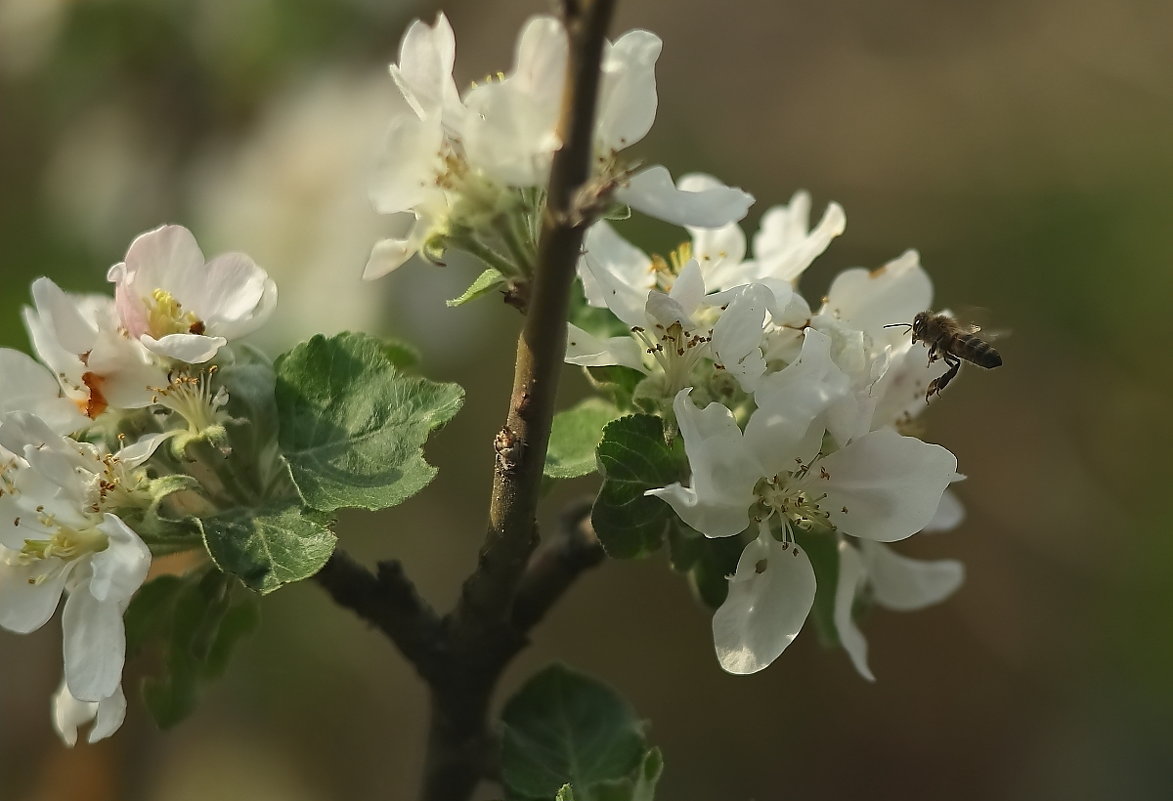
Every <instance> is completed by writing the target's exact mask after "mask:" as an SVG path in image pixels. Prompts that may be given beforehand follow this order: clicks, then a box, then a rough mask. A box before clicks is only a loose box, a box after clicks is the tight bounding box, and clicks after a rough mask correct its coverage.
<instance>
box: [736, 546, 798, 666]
mask: <svg viewBox="0 0 1173 801" xmlns="http://www.w3.org/2000/svg"><path fill="white" fill-rule="evenodd" d="M814 601H815V571H814V569H813V568H812V567H811V563H810V559H808V558H807V555H806V553H805V552H804V551H802V549H800V548H796V547H793V546H791V547H789V548H787V549H786V550H783V549H782V546H781V545H780V544H779V543H777V542H774V540H773V539H772V538H771V537H770V536H769V535H768V534H764V535H763V536H760V537H758V538H757V539H756V540H754V541H753V542H751V543H750V544H749V545H747V546H746V547H745V550H744V551H742V553H741V558H740V559H739V560H738V562H737V572H736V573H735V574H734V575H733V578H732V579H731V580H730V582H729V595H728V597H727V598H726V599H725V603H723V604H721V608H720V609H718V610H717V612H716V613H715V614H714V615H713V644H714V645H715V646H716V649H717V659H718V661H719V662H720V663H721V667H722V668H724V669H725V670H727V671H728V672H730V673H736V674H739V675H745V674H749V673H757V672H758V671H759V670H762V669H763V668H765V667H767V666H768V665H769V664H770V663H771V662H773V661H774V660H775V659H777V658H778V656H779V655H780V654H781V653H782V652H783V651H784V650H786V647H787V646H788V645H790V643H792V642H794V638H795V637H797V636H798V632H799V631H800V630H801V629H802V624H803V623H805V622H806V618H807V615H808V614H809V613H810V610H811V606H812V605H813V604H814Z"/></svg>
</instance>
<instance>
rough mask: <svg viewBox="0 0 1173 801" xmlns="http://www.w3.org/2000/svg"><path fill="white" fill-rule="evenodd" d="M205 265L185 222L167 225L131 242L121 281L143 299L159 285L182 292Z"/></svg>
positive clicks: (196, 278) (202, 255)
mask: <svg viewBox="0 0 1173 801" xmlns="http://www.w3.org/2000/svg"><path fill="white" fill-rule="evenodd" d="M203 267H204V254H203V251H201V250H200V247H199V245H198V244H196V240H195V237H194V236H193V235H192V233H191V231H189V230H187V229H186V228H184V227H183V226H182V225H164V226H160V227H159V228H156V229H155V230H153V231H148V232H147V233H145V234H140V235H139V236H137V237H136V238H135V240H134V241H133V242H131V243H130V248H129V249H128V250H127V251H126V262H125V273H124V274H123V276H122V278H123V280H122V281H119V285H120V286H122V285H126V284H129V287H127V288H128V289H130V290H131V292H132V293H133V294H134V295H135V296H136V300H137V301H138V302H139V303H141V302H142V298H144V297H149V296H150V294H151V292H153V291H154V290H156V289H167V290H168V291H172V292H175V293H176V294H179V293H180V292H182V290H183V289H184V288H186V287H187V286H189V282H195V281H198V280H199V276H200V274H201V273H202V271H203ZM111 274H114V273H113V270H112V271H111ZM116 277H117V276H116ZM188 294H190V293H188ZM124 322H125V321H124Z"/></svg>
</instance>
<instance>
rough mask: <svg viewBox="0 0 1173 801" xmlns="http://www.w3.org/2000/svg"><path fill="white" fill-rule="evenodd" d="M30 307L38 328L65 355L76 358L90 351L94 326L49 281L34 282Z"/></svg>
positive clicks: (72, 300)
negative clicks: (33, 305)
mask: <svg viewBox="0 0 1173 801" xmlns="http://www.w3.org/2000/svg"><path fill="white" fill-rule="evenodd" d="M33 303H35V304H36V307H37V315H38V316H39V317H40V322H41V324H42V325H44V326H45V327H46V328H47V329H48V330H49V331H50V332H51V334H50V335H51V336H52V338H53V339H54V340H55V341H56V342H57V343H58V344H59V345H60V346H61V348H63V349H64V350H65V351H67V352H68V353H70V354H73V355H75V356H78V355H81V354H83V353H86V352H88V351H89V349H90V348H91V347H93V345H94V328H93V326H91V325H90V324H89V323H88V322H86V320H85V318H84V317H83V316H82V314H81V310H80V309H78V307H77V302H76V300H75V299H74V298H72V297H70V296H69V295H67V294H66V293H65V292H64V291H63V290H62V289H61V287H59V286H57V284H55V283H53V282H52V281H51V280H49V279H48V278H38V279H37V280H36V281H33Z"/></svg>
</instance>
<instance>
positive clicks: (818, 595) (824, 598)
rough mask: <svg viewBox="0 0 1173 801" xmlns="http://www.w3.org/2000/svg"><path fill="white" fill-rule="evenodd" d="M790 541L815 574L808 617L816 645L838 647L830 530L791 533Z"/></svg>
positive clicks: (834, 542)
mask: <svg viewBox="0 0 1173 801" xmlns="http://www.w3.org/2000/svg"><path fill="white" fill-rule="evenodd" d="M794 541H795V543H797V544H798V547H800V548H802V549H803V550H804V551H806V555H807V557H808V558H809V559H810V560H811V567H813V568H814V571H815V603H814V606H812V607H811V618H812V619H813V620H814V621H815V631H816V632H818V635H819V642H821V643H822V644H823V645H825V646H828V647H834V646H837V645H839V629H838V628H836V626H835V590H836V588H837V587H838V586H839V541H838V539H837V538H836V537H835V536H834V534H832V533H831V532H830V531H826V530H816V531H803V530H801V529H796V530H795V531H794Z"/></svg>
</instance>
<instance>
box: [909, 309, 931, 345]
mask: <svg viewBox="0 0 1173 801" xmlns="http://www.w3.org/2000/svg"><path fill="white" fill-rule="evenodd" d="M928 324H929V313H928V312H927V311H923V312H921V313H920V314H918V315H917V316H916V317H913V318H912V341H913V342H916V341H917V340H918V339H924V338H925V330H926V328H928Z"/></svg>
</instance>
